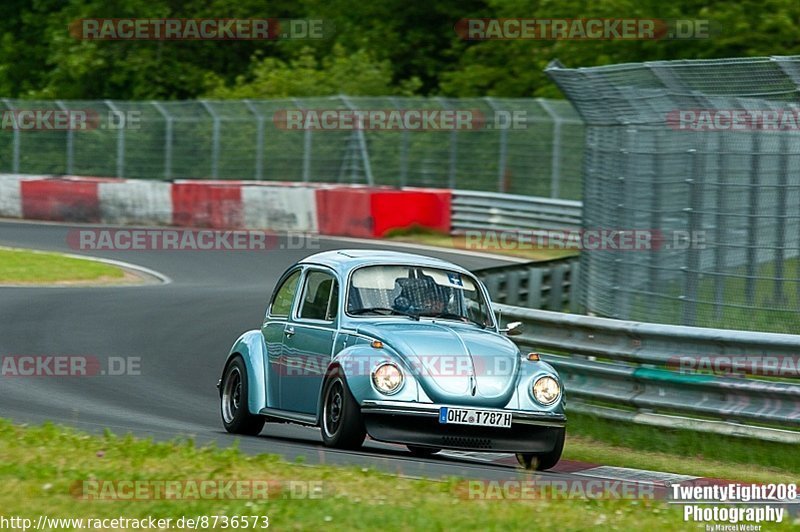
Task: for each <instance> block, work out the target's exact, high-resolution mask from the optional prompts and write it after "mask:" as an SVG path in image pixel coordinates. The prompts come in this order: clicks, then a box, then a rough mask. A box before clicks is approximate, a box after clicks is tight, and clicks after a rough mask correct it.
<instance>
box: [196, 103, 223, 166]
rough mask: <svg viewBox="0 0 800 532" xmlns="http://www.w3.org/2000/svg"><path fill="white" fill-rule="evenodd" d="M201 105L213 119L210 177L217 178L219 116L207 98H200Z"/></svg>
mask: <svg viewBox="0 0 800 532" xmlns="http://www.w3.org/2000/svg"><path fill="white" fill-rule="evenodd" d="M200 103H201V104H202V106H203V107H204V108H205V109H206V111H208V114H210V115H211V119H212V120H213V125H212V130H211V177H212V178H213V179H217V178H218V177H219V143H220V138H219V135H220V131H219V130H220V117H219V114H217V112H216V111H215V110H214V108H213V107H212V106H211V104H210V103H208V101H207V100H200Z"/></svg>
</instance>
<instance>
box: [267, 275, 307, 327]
mask: <svg viewBox="0 0 800 532" xmlns="http://www.w3.org/2000/svg"><path fill="white" fill-rule="evenodd" d="M299 279H300V270H297V271H296V272H294V273H293V274H291V275H290V276H289V277H287V278H286V280H285V281H283V284H282V285H281V286H280V287H278V289H277V290H276V291H275V299H273V300H272V307H271V308H270V311H269V314H270V316H278V317H288V316H289V312H290V311H291V310H292V301H294V294H295V292H297V281H298V280H299Z"/></svg>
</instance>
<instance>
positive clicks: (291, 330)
mask: <svg viewBox="0 0 800 532" xmlns="http://www.w3.org/2000/svg"><path fill="white" fill-rule="evenodd" d="M283 334H285V335H286V337H287V338H291V337H292V336H293V335H294V327H292V326H291V325H289V326H288V327H286V328H285V329H284V330H283Z"/></svg>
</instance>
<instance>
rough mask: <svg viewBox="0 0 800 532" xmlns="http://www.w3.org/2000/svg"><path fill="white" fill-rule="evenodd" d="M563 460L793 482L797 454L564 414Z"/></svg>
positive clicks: (792, 449) (775, 446) (799, 467)
mask: <svg viewBox="0 0 800 532" xmlns="http://www.w3.org/2000/svg"><path fill="white" fill-rule="evenodd" d="M567 417H568V422H567V444H566V447H565V451H564V458H569V459H572V460H580V461H585V462H594V463H602V464H604V465H614V466H620V467H633V468H636V469H651V470H657V471H667V472H670V473H680V474H686V475H696V476H705V477H713V478H723V479H728V480H741V481H748V482H797V481H798V478H800V453H798V452H797V451H798V449H797V446H796V445H789V444H780V443H773V442H766V441H761V440H755V439H751V438H740V437H733V436H724V435H717V434H714V435H709V434H703V433H700V432H693V431H688V430H677V429H666V428H660V427H658V428H657V427H648V426H644V425H636V424H633V423H623V422H619V421H611V420H606V419H602V418H598V417H595V416H590V415H586V414H577V413H574V412H569V411H568V416H567Z"/></svg>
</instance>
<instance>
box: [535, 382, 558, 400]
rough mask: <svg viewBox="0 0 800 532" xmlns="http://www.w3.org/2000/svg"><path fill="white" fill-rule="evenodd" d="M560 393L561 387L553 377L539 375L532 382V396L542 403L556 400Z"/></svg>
mask: <svg viewBox="0 0 800 532" xmlns="http://www.w3.org/2000/svg"><path fill="white" fill-rule="evenodd" d="M560 394H561V387H560V386H559V385H558V381H556V380H555V379H554V378H553V377H541V378H540V379H538V380H537V381H536V382H535V383H534V384H533V397H534V399H536V400H537V401H538V402H539V403H541V404H543V405H551V404H553V403H555V402H556V400H557V399H558V396H559V395H560Z"/></svg>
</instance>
